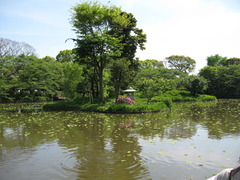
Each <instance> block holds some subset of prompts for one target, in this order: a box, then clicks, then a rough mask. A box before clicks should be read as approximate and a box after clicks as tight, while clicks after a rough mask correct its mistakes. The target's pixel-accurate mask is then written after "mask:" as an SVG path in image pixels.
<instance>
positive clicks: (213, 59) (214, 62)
mask: <svg viewBox="0 0 240 180" xmlns="http://www.w3.org/2000/svg"><path fill="white" fill-rule="evenodd" d="M226 61H227V57H222V56H220V55H219V54H216V55H214V56H209V57H207V65H208V66H220V65H226Z"/></svg>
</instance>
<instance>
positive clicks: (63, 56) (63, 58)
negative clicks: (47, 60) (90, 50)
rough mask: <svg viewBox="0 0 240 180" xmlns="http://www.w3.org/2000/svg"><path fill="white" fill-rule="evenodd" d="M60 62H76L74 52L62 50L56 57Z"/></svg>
mask: <svg viewBox="0 0 240 180" xmlns="http://www.w3.org/2000/svg"><path fill="white" fill-rule="evenodd" d="M56 59H57V61H58V62H74V61H75V56H74V53H73V52H72V50H62V51H60V52H59V53H58V55H57V56H56Z"/></svg>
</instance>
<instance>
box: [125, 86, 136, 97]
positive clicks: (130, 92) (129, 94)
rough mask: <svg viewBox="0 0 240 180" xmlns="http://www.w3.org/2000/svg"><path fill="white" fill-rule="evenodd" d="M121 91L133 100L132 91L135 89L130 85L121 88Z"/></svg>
mask: <svg viewBox="0 0 240 180" xmlns="http://www.w3.org/2000/svg"><path fill="white" fill-rule="evenodd" d="M122 92H123V93H126V94H127V96H128V97H129V98H131V99H132V100H133V99H134V93H135V92H136V90H135V89H133V88H132V87H130V88H129V89H126V90H123V91H122Z"/></svg>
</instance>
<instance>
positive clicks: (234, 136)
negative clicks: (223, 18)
mask: <svg viewBox="0 0 240 180" xmlns="http://www.w3.org/2000/svg"><path fill="white" fill-rule="evenodd" d="M41 105H42V104H0V179H1V180H32V179H34V180H42V179H51V180H65V179H68V180H81V179H83V180H85V179H86V180H113V179H114V180H135V179H141V180H145V179H149V180H150V179H152V180H176V179H177V180H190V179H192V180H203V179H206V178H208V177H210V176H212V175H213V174H215V173H218V172H219V171H221V170H222V169H224V168H228V167H235V166H237V165H238V159H239V156H240V100H219V101H218V102H208V103H179V104H175V105H174V107H173V108H172V110H171V111H166V112H163V113H153V114H132V115H129V114H120V115H116V114H101V113H82V112H71V111H66V112H43V111H39V110H40V109H41ZM33 107H34V109H35V110H34V111H31V109H32V108H33Z"/></svg>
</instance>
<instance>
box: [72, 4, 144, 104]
mask: <svg viewBox="0 0 240 180" xmlns="http://www.w3.org/2000/svg"><path fill="white" fill-rule="evenodd" d="M72 10H73V11H72V19H71V23H72V25H73V27H74V30H75V32H76V33H77V39H73V40H74V41H75V42H76V48H75V49H74V52H75V54H76V55H77V62H79V63H82V64H86V65H87V66H86V67H87V68H93V72H94V74H95V77H96V78H97V79H98V81H97V82H98V87H99V98H100V100H101V101H103V100H104V86H103V72H104V69H105V68H106V67H109V65H110V64H112V66H111V67H112V68H113V70H112V76H113V79H116V81H115V82H114V87H115V96H116V97H117V96H118V92H119V89H120V88H121V85H122V81H123V76H122V75H121V72H123V68H122V61H125V62H124V63H125V64H128V67H127V68H124V74H126V73H127V72H128V73H129V72H131V75H133V74H134V73H133V72H134V71H136V68H135V67H136V63H135V62H134V57H135V53H136V50H137V47H140V49H144V43H145V42H146V35H144V34H143V33H142V30H141V29H138V28H136V19H135V18H134V17H133V15H132V14H129V13H126V12H123V11H122V10H121V9H120V8H118V7H116V6H107V5H103V4H100V3H98V2H89V3H88V2H85V3H82V4H77V5H76V6H74V7H73V9H72ZM113 61H120V63H118V62H117V63H115V62H113ZM128 61H130V63H129V62H128ZM118 67H119V69H120V70H119V71H120V73H114V72H115V71H116V69H117V68H118ZM119 74H120V75H119ZM129 77H131V76H129ZM126 79H128V81H130V78H126ZM92 87H93V85H92Z"/></svg>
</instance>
